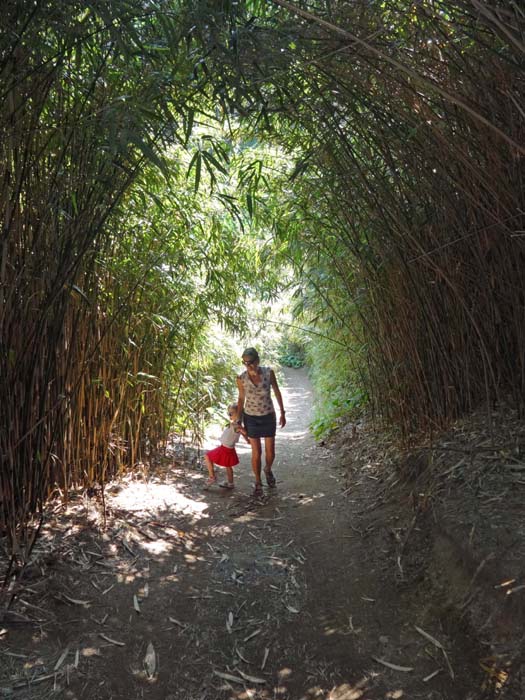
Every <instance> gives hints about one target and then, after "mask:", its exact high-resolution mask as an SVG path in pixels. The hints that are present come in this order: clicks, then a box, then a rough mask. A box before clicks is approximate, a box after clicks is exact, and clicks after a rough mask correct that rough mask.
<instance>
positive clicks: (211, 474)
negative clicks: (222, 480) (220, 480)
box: [204, 455, 217, 486]
mask: <svg viewBox="0 0 525 700" xmlns="http://www.w3.org/2000/svg"><path fill="white" fill-rule="evenodd" d="M204 463H205V464H206V467H207V469H208V481H207V482H206V484H205V486H211V485H212V484H215V483H216V482H217V477H216V475H215V465H214V464H213V462H212V461H211V459H210V458H209V457H208V455H204Z"/></svg>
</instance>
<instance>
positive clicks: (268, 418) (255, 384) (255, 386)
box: [237, 348, 286, 496]
mask: <svg viewBox="0 0 525 700" xmlns="http://www.w3.org/2000/svg"><path fill="white" fill-rule="evenodd" d="M242 362H243V365H244V366H245V367H246V369H245V371H244V372H243V373H242V374H240V375H239V376H238V377H237V387H238V389H239V398H238V402H237V408H238V411H239V415H244V427H245V428H246V432H247V435H248V439H249V441H250V445H251V448H252V470H253V473H254V476H255V489H254V492H253V495H254V496H261V495H262V492H263V490H262V483H261V456H262V445H261V439H262V438H264V461H265V465H264V474H265V476H266V483H267V484H268V486H270V487H273V486H275V477H274V475H273V472H272V464H273V460H274V459H275V430H276V425H277V419H276V415H275V408H274V406H273V402H272V396H271V390H272V389H273V393H274V396H275V398H276V399H277V403H278V404H279V409H280V411H281V413H280V416H279V425H280V426H281V428H284V426H285V425H286V414H285V411H284V405H283V397H282V396H281V392H280V390H279V386H278V385H277V379H276V378H275V374H274V371H273V369H272V368H271V367H261V366H260V365H259V353H258V352H257V350H256V349H255V348H246V350H245V351H244V352H243V354H242Z"/></svg>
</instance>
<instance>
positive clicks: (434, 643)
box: [414, 625, 443, 649]
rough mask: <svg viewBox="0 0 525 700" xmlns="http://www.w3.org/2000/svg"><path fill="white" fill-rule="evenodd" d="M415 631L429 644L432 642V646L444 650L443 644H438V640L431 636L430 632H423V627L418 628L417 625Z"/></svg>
mask: <svg viewBox="0 0 525 700" xmlns="http://www.w3.org/2000/svg"><path fill="white" fill-rule="evenodd" d="M414 629H415V630H416V632H419V634H421V635H422V636H423V637H425V639H428V641H429V642H432V644H433V645H434V646H435V647H437V648H438V649H443V644H441V642H438V640H437V639H436V638H435V637H433V636H432V635H431V634H429V633H428V632H425V630H422V629H421V627H418V626H417V625H414Z"/></svg>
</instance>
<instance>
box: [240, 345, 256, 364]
mask: <svg viewBox="0 0 525 700" xmlns="http://www.w3.org/2000/svg"><path fill="white" fill-rule="evenodd" d="M242 357H251V358H252V360H257V362H258V361H259V353H258V352H257V350H256V349H255V348H246V350H244V352H243V353H242Z"/></svg>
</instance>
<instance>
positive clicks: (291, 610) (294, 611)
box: [286, 605, 299, 615]
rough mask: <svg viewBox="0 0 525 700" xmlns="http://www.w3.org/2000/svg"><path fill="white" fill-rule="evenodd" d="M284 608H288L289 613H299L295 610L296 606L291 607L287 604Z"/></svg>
mask: <svg viewBox="0 0 525 700" xmlns="http://www.w3.org/2000/svg"><path fill="white" fill-rule="evenodd" d="M286 609H287V610H289V611H290V612H291V613H294V614H295V615H298V614H299V610H297V608H292V606H291V605H287V606H286Z"/></svg>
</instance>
